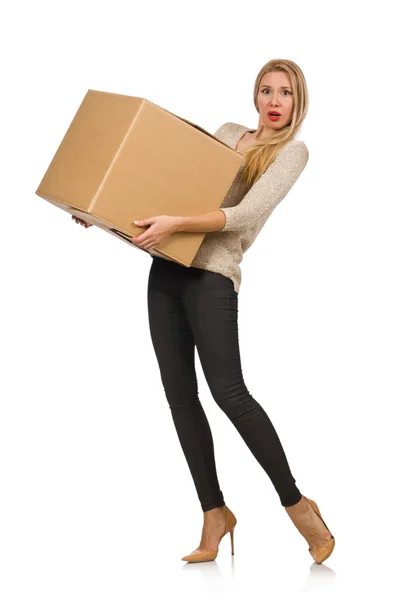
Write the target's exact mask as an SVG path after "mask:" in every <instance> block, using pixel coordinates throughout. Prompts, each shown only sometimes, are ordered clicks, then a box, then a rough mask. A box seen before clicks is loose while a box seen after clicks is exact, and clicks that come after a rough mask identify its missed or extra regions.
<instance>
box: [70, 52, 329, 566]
mask: <svg viewBox="0 0 397 600" xmlns="http://www.w3.org/2000/svg"><path fill="white" fill-rule="evenodd" d="M254 103H255V107H256V110H257V111H258V113H259V119H258V126H257V128H256V129H249V128H248V127H245V126H243V125H239V124H236V123H230V122H229V123H225V124H223V125H222V126H221V127H220V128H219V129H218V130H217V131H216V132H215V134H214V135H215V137H217V138H218V139H220V140H221V141H223V142H225V143H226V144H228V145H229V146H230V147H231V148H234V149H235V150H237V151H238V152H240V153H241V154H243V155H244V157H245V160H244V162H243V164H242V165H241V167H240V170H239V172H238V174H237V176H236V177H235V179H234V181H233V183H232V185H231V187H230V188H229V190H228V193H227V194H226V196H225V198H224V200H223V202H222V205H221V207H220V209H219V210H216V211H213V212H210V213H207V214H203V215H196V216H192V217H178V216H168V215H162V216H156V217H151V218H149V219H145V220H143V221H138V222H137V224H138V225H140V226H142V227H146V226H149V227H148V229H146V230H145V231H144V232H143V233H142V234H141V235H139V236H138V237H135V238H133V242H134V243H135V244H136V245H138V246H139V247H140V248H142V249H144V250H146V251H148V252H150V253H151V254H152V255H153V262H152V265H151V269H150V273H149V280H148V295H147V298H148V312H149V325H150V333H151V338H152V342H153V347H154V351H155V354H156V357H157V361H158V365H159V369H160V375H161V379H162V383H163V386H164V391H165V395H166V398H167V401H168V405H169V408H170V410H171V416H172V419H173V422H174V425H175V428H176V432H177V435H178V438H179V441H180V444H181V448H182V451H183V453H184V455H185V457H186V460H187V464H188V467H189V469H190V472H191V475H192V478H193V482H194V485H195V488H196V491H197V495H198V498H199V501H200V504H201V509H202V511H203V518H204V523H203V528H202V533H201V540H200V543H199V545H198V547H197V548H196V549H195V550H193V551H192V552H191V553H190V554H188V555H186V556H184V557H183V558H182V560H185V561H188V562H203V561H209V560H214V559H215V558H216V556H217V554H218V547H219V543H220V540H221V539H222V538H223V537H224V536H225V535H226V534H227V533H230V536H231V549H232V554H234V537H233V535H234V528H235V526H236V523H237V519H236V517H235V515H234V514H233V512H232V511H231V510H230V509H229V508H228V507H227V506H226V504H225V500H224V497H223V494H222V491H221V488H220V485H219V481H218V475H217V470H216V465H215V456H214V446H213V439H212V435H211V429H210V426H209V423H208V420H207V418H206V415H205V413H204V410H203V407H202V405H201V403H200V401H199V397H198V390H197V378H196V372H195V365H194V351H195V348H197V352H198V355H199V358H200V362H201V365H202V368H203V372H204V375H205V377H206V381H207V383H208V386H209V388H210V390H211V393H212V396H213V398H214V400H215V402H216V403H217V404H218V406H219V407H220V408H221V409H222V411H223V412H224V413H225V414H226V415H227V416H228V418H229V419H230V420H231V422H232V423H233V425H234V426H235V427H236V429H237V431H238V432H239V434H240V435H241V436H242V438H243V439H244V441H245V443H246V444H247V446H248V448H249V449H250V450H251V452H252V454H253V455H254V457H255V458H256V459H257V460H258V462H259V463H260V465H261V466H262V467H263V469H264V471H265V472H266V473H267V475H268V477H269V478H270V480H271V481H272V483H273V485H274V488H275V490H276V492H277V494H278V496H279V499H280V503H281V505H282V506H283V507H284V508H285V510H286V512H287V514H288V515H289V517H290V518H291V520H292V522H293V523H294V524H295V526H296V528H297V529H298V531H299V532H300V533H301V534H302V535H303V537H304V538H305V539H306V541H307V543H308V545H309V552H310V554H311V556H312V557H313V559H314V560H315V562H316V563H318V564H320V563H322V562H323V561H324V560H325V559H326V558H328V557H329V555H330V554H331V552H332V551H333V549H334V545H335V539H334V537H333V535H332V534H331V533H330V531H329V529H328V528H327V526H326V524H325V523H324V521H323V520H322V517H321V514H320V511H319V509H318V506H317V504H316V503H315V502H314V501H313V500H310V499H309V498H307V497H306V496H303V495H302V494H301V492H300V490H299V489H298V487H297V485H296V482H295V479H294V478H293V476H292V473H291V471H290V468H289V465H288V462H287V458H286V456H285V453H284V450H283V447H282V445H281V442H280V440H279V437H278V435H277V433H276V430H275V428H274V427H273V425H272V423H271V421H270V419H269V417H268V415H267V413H266V412H265V411H264V409H263V408H262V406H261V405H260V404H259V403H258V402H257V401H256V400H255V399H254V398H253V397H252V396H251V394H250V393H249V391H248V389H247V387H246V385H245V382H244V379H243V374H242V368H241V362H240V350H239V340H238V292H239V289H240V284H241V279H242V274H241V269H240V263H241V261H242V256H243V253H244V252H246V250H247V249H248V248H249V247H250V246H251V245H252V243H253V242H254V240H255V238H256V237H257V236H258V234H259V232H260V231H261V229H262V228H263V225H264V224H265V222H266V220H267V219H268V217H269V216H270V214H271V213H272V211H273V210H274V208H275V207H276V206H277V204H279V202H280V201H281V200H282V199H283V198H284V197H285V196H286V194H287V193H288V191H289V190H290V189H291V187H292V186H293V184H294V183H295V181H296V180H297V179H298V177H299V175H300V174H301V172H302V171H303V169H304V168H305V166H306V163H307V160H308V150H307V147H306V145H305V143H304V142H303V141H301V140H297V139H295V135H296V133H297V131H298V130H299V128H300V126H301V124H302V122H303V120H304V118H305V116H306V113H307V109H308V92H307V87H306V81H305V78H304V75H303V73H302V71H301V69H300V68H299V67H298V65H297V64H295V63H294V62H293V61H291V60H282V59H274V60H271V61H269V62H268V63H266V64H265V65H264V66H263V67H262V69H261V70H260V71H259V73H258V75H257V77H256V80H255V85H254ZM78 222H80V223H81V224H83V225H86V224H85V223H84V222H82V221H81V219H79V220H78ZM177 231H188V232H196V231H199V232H206V233H207V235H206V236H205V238H204V241H203V243H202V245H201V246H200V248H199V250H198V252H197V254H196V256H195V258H194V261H193V263H192V265H191V267H190V268H186V267H184V266H181V265H179V264H178V263H176V262H174V261H171V260H168V259H165V258H162V257H161V256H160V255H156V252H155V251H154V250H153V248H154V246H156V245H157V244H158V243H159V242H161V241H162V240H164V239H165V238H166V237H167V236H169V235H171V234H172V233H174V232H177Z"/></svg>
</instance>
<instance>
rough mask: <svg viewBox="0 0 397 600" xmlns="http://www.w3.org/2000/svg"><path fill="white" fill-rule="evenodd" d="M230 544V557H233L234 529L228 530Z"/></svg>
mask: <svg viewBox="0 0 397 600" xmlns="http://www.w3.org/2000/svg"><path fill="white" fill-rule="evenodd" d="M230 544H231V546H232V555H233V556H234V527H233V529H231V530H230Z"/></svg>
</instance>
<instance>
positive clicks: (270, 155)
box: [239, 58, 309, 187]
mask: <svg viewBox="0 0 397 600" xmlns="http://www.w3.org/2000/svg"><path fill="white" fill-rule="evenodd" d="M274 71H284V72H285V73H286V74H287V75H288V76H289V79H290V82H291V87H292V97H293V100H294V102H293V108H292V118H291V122H290V123H289V124H288V125H285V126H284V127H282V128H281V129H278V130H274V132H273V133H272V135H271V136H270V137H268V138H266V139H262V140H257V141H256V142H254V143H253V144H252V145H251V146H249V148H244V149H243V150H240V151H239V152H240V154H242V155H243V156H245V164H244V168H243V170H242V173H241V177H242V179H243V180H244V181H245V182H246V183H247V184H248V186H249V187H251V186H252V185H254V183H256V181H258V179H259V178H260V177H261V175H263V173H264V171H266V169H267V168H268V166H269V165H270V164H271V163H272V162H273V160H274V159H275V158H276V156H277V154H278V152H279V151H280V150H281V148H282V147H283V146H285V144H287V142H289V141H290V140H291V139H292V138H293V137H294V136H295V134H296V133H297V131H298V130H299V128H300V126H301V124H302V121H303V119H304V118H305V116H306V113H307V110H308V104H309V97H308V90H307V85H306V80H305V77H304V75H303V73H302V71H301V69H300V68H299V67H298V65H297V64H296V63H294V62H293V61H292V60H287V59H281V58H274V59H272V60H269V62H267V63H266V64H265V65H264V66H263V67H262V68H261V70H260V71H259V73H258V75H257V76H256V79H255V85H254V104H255V108H256V110H257V111H258V113H259V105H258V91H259V84H260V82H261V79H262V77H263V75H264V74H265V73H270V72H274ZM261 131H263V127H262V128H259V129H258V132H257V134H258V135H260V134H261Z"/></svg>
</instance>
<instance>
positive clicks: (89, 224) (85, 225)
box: [72, 215, 92, 229]
mask: <svg viewBox="0 0 397 600" xmlns="http://www.w3.org/2000/svg"><path fill="white" fill-rule="evenodd" d="M72 219H73V221H75V222H76V223H77V224H78V225H83V226H84V227H85V228H86V229H87V227H92V223H87V222H86V221H83V219H78V218H77V217H75V216H74V215H72Z"/></svg>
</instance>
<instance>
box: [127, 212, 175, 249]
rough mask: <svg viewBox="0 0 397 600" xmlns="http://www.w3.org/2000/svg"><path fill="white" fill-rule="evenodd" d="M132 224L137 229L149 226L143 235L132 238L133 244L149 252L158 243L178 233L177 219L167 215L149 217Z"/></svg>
mask: <svg viewBox="0 0 397 600" xmlns="http://www.w3.org/2000/svg"><path fill="white" fill-rule="evenodd" d="M134 223H135V224H136V225H139V227H144V226H145V225H150V227H149V228H148V229H147V230H146V231H145V232H144V233H142V234H141V235H138V236H137V237H133V238H132V241H133V243H134V244H136V245H137V246H139V248H142V250H150V249H151V248H154V246H158V244H159V243H160V242H162V241H163V240H165V239H166V238H167V237H168V236H170V235H172V234H173V233H175V232H176V231H178V217H169V216H168V215H161V216H159V217H151V218H150V219H143V220H142V221H134Z"/></svg>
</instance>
